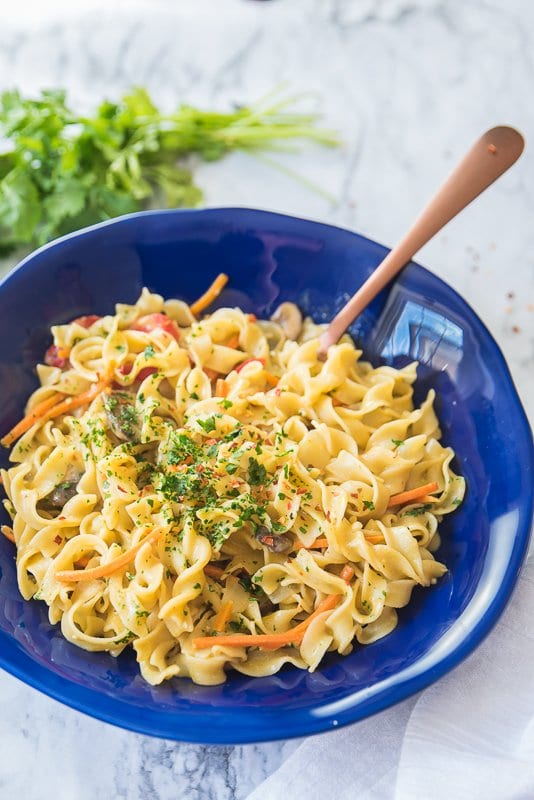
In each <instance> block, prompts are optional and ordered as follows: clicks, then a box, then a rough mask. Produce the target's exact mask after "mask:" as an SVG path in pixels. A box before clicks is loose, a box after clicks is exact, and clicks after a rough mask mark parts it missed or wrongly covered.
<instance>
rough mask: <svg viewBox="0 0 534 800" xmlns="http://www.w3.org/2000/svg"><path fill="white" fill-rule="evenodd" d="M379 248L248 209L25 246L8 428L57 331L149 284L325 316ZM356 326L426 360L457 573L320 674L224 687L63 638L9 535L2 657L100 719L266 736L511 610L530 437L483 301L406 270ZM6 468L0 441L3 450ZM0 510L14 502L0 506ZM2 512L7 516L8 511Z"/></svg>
mask: <svg viewBox="0 0 534 800" xmlns="http://www.w3.org/2000/svg"><path fill="white" fill-rule="evenodd" d="M384 254H385V250H384V248H383V247H381V246H380V245H378V244H376V243H374V242H371V241H369V240H367V239H364V238H362V237H360V236H357V235H356V234H353V233H350V232H348V231H344V230H341V229H338V228H333V227H330V226H327V225H322V224H319V223H313V222H308V221H306V220H300V219H295V218H292V217H285V216H280V215H277V214H270V213H267V212H263V211H253V210H244V209H212V210H204V211H166V212H160V211H157V212H146V213H144V214H137V215H132V216H129V217H125V218H122V219H120V220H116V221H113V222H110V223H105V224H103V225H99V226H96V227H94V228H91V229H88V230H85V231H82V232H80V233H77V234H73V235H71V236H68V237H66V238H64V239H61V240H58V241H56V242H54V243H52V244H51V245H48V246H47V247H45V248H43V249H41V250H40V251H37V252H36V253H34V254H33V255H31V256H29V257H28V258H27V259H26V260H25V261H24V262H23V263H22V264H21V266H20V267H19V268H18V269H17V270H16V271H15V272H14V273H12V274H11V275H10V276H8V278H6V280H5V281H4V283H3V284H2V285H1V286H0V308H1V313H0V432H2V433H3V432H5V431H6V430H8V429H9V428H10V427H11V426H12V425H13V423H14V422H15V421H16V420H17V419H18V418H19V417H20V415H21V411H22V408H23V405H24V403H25V400H26V398H27V396H28V395H29V394H30V392H31V391H32V390H33V389H34V388H35V386H36V378H35V372H34V365H35V363H36V362H37V361H38V360H39V359H40V357H41V355H42V353H43V351H44V350H45V349H46V347H47V346H48V344H49V342H50V336H49V328H50V326H51V325H53V324H57V323H62V322H66V321H68V320H70V319H72V318H74V317H77V316H80V315H83V314H93V313H94V314H106V313H112V312H113V309H114V305H115V303H116V302H119V301H120V302H126V303H131V302H134V301H135V299H136V298H137V296H138V295H139V293H140V291H141V288H142V287H143V286H147V287H148V288H149V289H150V290H152V291H155V292H158V293H160V294H162V295H164V296H166V297H179V298H182V299H184V300H186V301H191V300H192V299H194V298H195V297H197V296H198V295H200V294H201V293H202V291H203V290H204V289H205V287H206V286H207V285H208V284H209V283H210V281H211V280H212V279H213V277H214V276H215V275H216V274H217V273H219V272H221V271H224V272H227V273H228V274H229V276H230V283H229V285H228V287H227V289H226V290H225V291H224V292H223V294H222V295H221V297H220V298H219V300H218V303H217V305H219V306H222V305H238V306H240V307H241V308H243V309H244V310H245V311H250V312H253V313H255V314H256V315H257V316H258V317H262V316H263V317H264V316H268V315H269V314H270V312H271V311H272V310H273V308H274V307H275V305H277V304H278V303H279V302H280V301H281V300H292V301H294V302H296V303H297V304H298V305H299V306H300V307H301V308H302V310H303V311H304V312H306V313H307V314H310V315H311V316H312V317H313V318H314V319H315V320H316V321H317V322H324V321H327V320H328V319H330V317H331V316H332V315H333V314H334V313H335V312H336V311H337V310H339V308H340V307H341V306H342V305H343V303H344V301H345V300H346V299H347V298H348V296H349V295H350V294H352V292H353V291H354V290H355V289H356V288H357V287H358V286H359V285H360V284H361V283H362V282H363V280H365V279H366V278H367V277H368V275H369V274H370V273H371V272H372V270H373V269H374V268H375V267H376V265H377V264H378V263H379V261H380V260H381V259H382V258H383V256H384ZM352 334H353V335H354V337H355V339H356V341H357V342H358V343H359V344H360V345H361V347H362V348H363V349H364V351H365V357H366V358H367V359H369V360H370V361H372V362H373V363H375V364H378V363H384V362H386V363H389V364H392V365H393V366H396V367H398V366H401V365H403V364H405V363H407V362H408V361H411V360H414V359H417V360H418V361H419V362H420V364H421V366H420V370H419V379H418V382H417V389H416V397H415V400H416V402H420V401H421V399H422V398H423V397H424V396H425V394H426V392H427V391H428V389H429V388H430V387H433V388H435V389H436V392H437V401H436V411H437V413H438V416H439V418H440V422H441V427H442V430H443V441H444V443H445V444H448V445H451V446H452V447H453V448H454V450H455V452H456V454H457V462H458V463H457V464H456V469H457V470H458V471H459V472H460V473H461V474H463V475H464V476H465V478H466V479H467V486H468V491H467V495H466V499H465V502H464V504H463V505H462V506H461V508H460V509H459V511H458V512H457V513H455V514H454V515H452V517H450V518H446V519H445V520H444V522H443V523H442V525H441V527H440V532H441V534H442V546H441V548H440V551H439V553H438V557H439V559H440V560H441V561H444V562H445V563H446V564H447V566H448V567H449V572H448V573H447V575H446V576H445V577H444V578H443V579H442V580H440V581H439V583H438V584H437V585H436V586H435V587H433V588H432V590H430V591H429V590H426V591H419V592H417V591H416V592H415V593H414V595H413V598H412V602H411V604H410V605H409V606H408V607H407V608H405V609H403V610H402V611H401V613H400V617H399V625H398V627H397V628H396V629H395V630H394V632H393V633H392V634H390V635H389V636H387V637H386V638H384V639H381V640H379V641H377V642H375V643H374V644H372V645H369V646H366V647H357V648H355V650H354V652H353V653H352V654H351V655H350V656H348V657H345V658H342V657H341V656H337V655H336V656H330V657H329V658H328V659H326V661H325V662H324V664H323V665H322V666H321V668H320V669H319V670H318V671H317V672H315V673H312V674H310V673H308V672H303V671H300V670H297V669H294V668H292V667H287V668H285V669H284V670H283V671H282V672H281V673H279V674H277V675H275V676H273V677H270V678H255V679H250V678H247V677H245V676H242V675H238V674H232V675H231V676H230V678H229V680H228V682H227V683H226V684H223V685H220V686H211V687H206V686H198V685H195V684H193V683H192V682H191V681H189V680H187V679H175V680H173V681H169V682H168V683H167V684H166V685H162V686H159V687H152V686H149V685H148V684H146V683H145V682H144V681H143V679H142V678H141V677H140V675H139V672H138V667H137V664H136V663H135V660H134V657H133V655H131V654H128V655H127V654H126V653H125V654H123V655H122V656H121V657H120V658H119V659H115V658H113V657H112V656H110V655H109V654H105V653H86V652H85V651H83V650H78V649H77V648H75V647H73V646H72V645H70V644H69V643H68V642H66V641H65V640H64V639H63V638H62V636H61V634H60V632H59V629H58V628H57V626H52V625H50V624H49V622H48V617H47V608H46V606H45V604H44V603H38V602H29V603H27V602H25V601H23V600H22V598H21V597H20V595H19V592H18V589H17V583H16V577H15V569H14V561H13V556H12V545H11V544H10V543H9V542H7V541H2V542H0V664H1V665H2V666H4V667H5V669H7V670H9V671H10V672H12V673H13V674H14V675H16V676H18V677H19V678H21V679H22V680H24V681H26V682H27V683H29V684H31V685H32V686H35V687H37V688H38V689H40V690H42V691H44V692H46V693H47V694H49V695H51V696H53V697H55V698H57V699H59V700H61V701H63V702H65V703H67V704H68V705H70V706H73V707H74V708H78V709H80V710H82V711H85V712H87V713H89V714H92V715H94V716H96V717H98V718H100V719H104V720H106V721H109V722H112V723H115V724H117V725H120V726H122V727H125V728H130V729H133V730H137V731H141V732H144V733H148V734H152V735H156V736H162V737H166V738H170V739H178V740H182V741H184V740H185V741H191V742H217V743H239V742H252V741H263V740H268V739H276V738H284V737H289V736H298V735H305V734H308V733H313V732H318V731H323V730H328V729H329V728H331V727H332V726H333V725H343V724H346V723H349V722H352V721H355V720H358V719H361V718H362V717H365V716H367V715H369V714H371V713H373V712H375V711H378V710H380V709H382V708H385V707H387V706H389V705H391V704H392V703H394V702H396V701H398V700H401V699H402V698H404V697H406V696H407V695H408V694H410V693H412V692H414V691H416V690H418V689H420V688H422V687H424V686H426V685H428V684H429V683H430V682H432V681H434V680H436V679H437V678H438V677H439V676H440V675H442V674H443V673H444V672H446V671H447V670H449V669H451V668H452V667H453V666H454V665H455V664H457V663H458V662H459V661H460V660H461V659H462V658H464V657H465V656H466V655H467V654H468V653H469V652H470V651H471V650H472V649H473V648H474V647H475V646H476V645H477V644H478V643H479V642H480V640H481V639H482V637H483V636H484V635H485V634H486V633H487V632H488V630H489V629H490V628H491V627H492V625H493V624H494V623H495V621H496V619H497V617H498V615H499V613H500V612H501V611H502V609H503V607H504V605H505V603H506V601H507V599H508V597H509V595H510V592H511V590H512V588H513V585H514V583H515V581H516V579H517V574H518V570H519V567H520V565H521V562H522V559H523V557H524V555H525V552H526V549H527V545H528V537H529V531H530V524H531V517H532V484H531V476H532V466H533V454H532V435H531V432H530V428H529V426H528V423H527V421H526V418H525V415H524V413H523V410H522V408H521V404H520V402H519V400H518V398H517V395H516V392H515V389H514V386H513V383H512V381H511V378H510V375H509V373H508V370H507V367H506V365H505V363H504V360H503V358H502V356H501V354H500V352H499V350H498V348H497V346H496V344H495V342H494V341H493V339H492V338H491V336H490V335H489V333H488V332H487V330H486V329H485V328H484V326H483V325H482V324H481V322H480V321H479V320H478V318H477V317H476V316H475V314H474V313H473V311H472V310H471V309H470V308H469V307H468V306H467V305H466V304H465V303H464V301H463V300H462V299H461V298H459V297H458V295H457V294H456V293H455V292H454V291H453V290H452V289H451V288H449V287H448V286H447V285H446V284H444V283H443V282H442V281H440V280H439V279H438V278H436V277H435V276H434V275H432V274H431V273H429V272H427V271H426V270H424V269H422V268H421V267H419V266H417V265H415V264H411V265H409V266H408V267H407V268H406V269H405V270H404V272H403V274H402V275H401V277H400V278H399V279H398V280H397V281H396V282H395V284H394V286H393V287H391V288H390V289H388V290H386V291H384V292H382V294H381V295H380V296H379V297H378V298H377V299H376V300H375V301H374V302H373V303H372V304H371V306H369V308H368V309H367V310H366V311H365V312H364V314H362V316H361V317H360V318H359V320H358V321H357V323H356V325H355V326H354V327H353V330H352ZM1 463H2V466H6V465H7V458H6V453H2V455H1ZM1 513H2V515H4V512H3V511H2V512H1ZM1 521H2V522H6V521H7V520H6V519H5V518H4V517H3V516H2V520H1Z"/></svg>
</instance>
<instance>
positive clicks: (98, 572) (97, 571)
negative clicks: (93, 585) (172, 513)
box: [56, 528, 162, 583]
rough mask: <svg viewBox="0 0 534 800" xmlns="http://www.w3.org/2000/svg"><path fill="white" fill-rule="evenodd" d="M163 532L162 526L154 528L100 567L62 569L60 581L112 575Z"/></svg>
mask: <svg viewBox="0 0 534 800" xmlns="http://www.w3.org/2000/svg"><path fill="white" fill-rule="evenodd" d="M161 532H162V529H161V528H154V530H153V531H151V533H149V534H148V536H145V538H144V539H142V540H141V541H140V542H137V544H134V546H133V547H130V549H129V550H127V551H126V552H125V553H122V555H120V556H118V557H117V558H114V559H113V560H112V561H109V562H108V563H107V564H101V565H100V566H99V567H92V568H91V569H72V570H70V569H65V570H60V571H59V572H57V573H56V578H57V579H58V581H65V583H71V582H72V581H92V580H94V579H95V578H104V577H105V576H107V575H112V574H113V573H114V572H117V570H119V569H121V568H122V567H126V566H128V564H129V563H130V562H131V561H133V560H134V558H135V557H136V555H137V553H138V552H139V550H140V549H141V548H142V547H143V545H145V544H147V542H155V541H156V539H157V538H158V536H161Z"/></svg>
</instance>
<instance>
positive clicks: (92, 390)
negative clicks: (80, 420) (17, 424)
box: [41, 378, 109, 422]
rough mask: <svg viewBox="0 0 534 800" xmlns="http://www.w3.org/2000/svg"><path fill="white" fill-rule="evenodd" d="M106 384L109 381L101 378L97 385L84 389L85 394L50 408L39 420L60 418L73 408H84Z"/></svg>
mask: <svg viewBox="0 0 534 800" xmlns="http://www.w3.org/2000/svg"><path fill="white" fill-rule="evenodd" d="M108 383H109V381H108V380H107V379H106V378H101V379H100V380H99V381H97V383H93V385H92V386H90V387H89V389H86V391H85V392H82V393H81V394H79V395H77V396H74V397H67V398H65V400H63V401H62V402H60V403H57V404H56V405H55V406H52V408H51V409H50V410H49V411H47V412H46V413H45V414H43V415H42V417H41V419H42V420H43V421H44V422H46V421H47V420H49V419H55V418H56V417H60V416H61V414H68V413H69V412H70V411H72V410H73V409H75V408H80V407H81V406H85V405H86V404H87V403H90V402H91V400H94V398H95V397H96V396H97V394H100V392H102V391H103V390H104V389H106V388H107V385H108Z"/></svg>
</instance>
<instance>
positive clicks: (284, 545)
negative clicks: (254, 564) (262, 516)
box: [256, 525, 292, 553]
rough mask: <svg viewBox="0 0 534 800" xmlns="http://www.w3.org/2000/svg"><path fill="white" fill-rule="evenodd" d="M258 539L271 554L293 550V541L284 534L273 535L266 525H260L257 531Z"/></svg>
mask: <svg viewBox="0 0 534 800" xmlns="http://www.w3.org/2000/svg"><path fill="white" fill-rule="evenodd" d="M256 539H257V541H258V542H259V543H260V544H263V545H264V546H265V547H266V548H267V549H268V550H270V551H271V553H285V552H287V551H288V550H290V549H291V546H292V541H291V539H290V538H289V536H286V535H285V534H284V533H273V531H270V530H269V528H268V527H267V526H266V525H260V526H259V527H258V529H257V531H256Z"/></svg>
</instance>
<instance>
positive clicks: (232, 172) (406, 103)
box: [0, 0, 534, 800]
mask: <svg viewBox="0 0 534 800" xmlns="http://www.w3.org/2000/svg"><path fill="white" fill-rule="evenodd" d="M1 6H2V8H1V9H0V20H1V22H0V89H1V88H7V87H13V86H16V87H19V88H20V89H22V90H23V91H25V92H34V91H36V90H37V89H39V88H41V87H45V86H58V85H63V86H65V87H66V88H67V89H68V90H69V93H70V97H71V100H72V101H73V102H75V103H77V104H79V105H80V106H82V107H84V106H87V107H89V106H91V105H94V104H96V103H97V102H99V100H100V99H101V98H102V97H103V96H108V97H115V96H117V95H118V94H119V93H121V92H122V91H123V90H125V89H127V88H128V87H129V86H131V85H132V84H143V85H146V86H147V87H148V88H149V90H150V91H151V92H152V93H153V95H154V97H155V99H156V100H157V101H158V102H159V103H161V104H162V105H163V106H166V107H169V108H170V107H172V105H174V104H176V103H178V102H180V101H184V102H191V103H194V104H200V105H202V104H204V105H206V106H215V107H220V108H225V107H227V106H228V105H229V104H230V103H233V102H247V101H251V100H254V99H256V98H258V97H260V96H262V95H263V94H265V93H267V92H269V91H271V90H272V89H273V87H276V86H278V85H281V84H285V86H286V88H287V90H288V91H290V92H311V93H312V94H313V95H314V97H312V98H311V101H312V103H313V102H315V103H316V105H317V107H319V108H321V109H322V110H323V111H324V115H325V123H326V124H328V125H329V126H330V127H334V128H336V129H338V130H339V131H340V132H341V135H342V137H343V141H344V145H343V147H342V148H340V149H338V150H331V151H329V150H322V149H320V148H315V147H312V146H309V147H306V148H305V149H304V150H303V152H301V153H298V154H291V155H280V156H279V155H277V156H276V158H277V159H279V160H280V162H281V163H282V164H284V165H285V166H287V167H289V168H291V169H293V170H295V171H297V172H299V173H301V174H302V175H306V177H307V178H308V179H309V180H311V181H313V182H315V183H316V184H318V185H320V186H321V187H322V189H323V190H324V192H325V193H326V194H327V195H328V196H329V198H331V199H326V198H325V196H324V195H320V194H318V193H314V192H311V191H310V190H309V189H308V188H306V187H305V186H303V185H302V184H301V183H298V182H296V181H294V180H292V179H291V178H290V177H288V176H287V175H286V174H284V173H282V172H281V171H276V170H274V169H273V168H272V167H271V166H268V165H267V164H266V163H264V162H263V161H261V160H257V159H253V158H251V157H250V156H247V155H244V154H236V155H233V156H231V157H230V158H228V159H226V160H225V161H223V162H220V163H217V164H209V165H201V166H200V167H199V169H198V173H197V175H198V180H199V181H200V183H201V185H202V186H203V188H204V189H205V192H206V200H207V203H208V204H210V205H248V206H256V207H265V208H271V209H275V210H278V211H283V212H287V213H292V214H297V215H300V216H305V217H311V218H315V219H321V220H325V221H329V222H332V223H335V224H339V225H343V226H346V227H350V228H353V229H355V230H358V231H359V232H361V233H363V234H365V235H367V236H370V237H372V238H375V239H377V240H379V241H381V242H384V243H385V244H389V245H391V244H393V243H394V241H395V240H396V238H397V237H398V236H399V235H400V234H401V233H402V232H403V229H404V227H405V226H406V224H407V223H409V222H410V221H411V219H412V217H413V215H414V213H415V212H416V211H417V209H418V208H419V207H420V206H421V205H422V204H423V203H424V201H425V199H426V198H427V197H428V196H429V194H430V193H431V192H432V191H433V189H434V187H435V186H436V185H437V184H438V183H439V181H440V180H441V179H442V178H443V176H444V175H445V174H446V173H447V171H448V170H449V169H450V168H451V166H452V165H453V163H454V161H455V159H456V158H457V157H458V156H459V155H460V154H461V153H462V152H463V150H464V149H465V148H466V147H467V146H468V145H469V144H470V142H471V141H472V140H473V139H474V138H476V136H477V135H478V134H479V133H480V132H481V131H482V130H484V129H485V128H488V127H490V126H492V125H494V124H498V123H501V122H508V123H511V124H515V125H516V126H518V127H519V128H520V129H522V130H523V132H524V133H525V134H526V135H527V138H528V137H532V135H533V130H534V103H533V102H532V96H533V92H532V87H533V81H534V5H533V4H532V2H531V0H472V2H470V3H466V2H463V0H271V2H254V1H253V0H176V2H172V1H171V0H132V1H131V2H103V0H78V2H77V3H72V2H67V0H56V1H55V2H54V1H53V0H52V2H49V3H46V4H44V3H42V2H38V1H37V0H31V2H30V0H26V2H24V0H22V2H21V3H19V4H15V3H12V4H10V5H9V6H8V4H7V3H5V2H4V3H1ZM314 98H315V99H314ZM533 164H534V156H533V155H532V153H531V152H530V151H529V150H528V149H527V152H526V154H525V156H524V157H523V159H522V162H521V163H520V165H518V166H517V167H516V168H515V169H514V170H513V171H511V172H510V173H509V174H508V175H507V176H505V177H504V178H503V179H502V181H501V182H500V183H499V184H498V185H496V186H495V187H494V188H493V189H492V190H491V192H488V193H487V195H485V196H484V197H482V198H481V199H480V200H479V201H478V202H477V203H476V204H475V205H473V207H472V208H471V209H469V210H468V211H467V212H465V213H464V214H463V215H462V216H461V217H460V218H459V219H458V220H456V221H455V222H453V223H452V224H451V225H450V226H449V228H448V229H447V231H446V232H445V233H443V234H441V235H440V236H438V237H437V238H436V240H435V241H433V242H432V243H431V244H429V245H428V246H427V247H426V248H425V249H424V251H423V252H422V254H421V256H420V258H419V260H420V261H421V262H422V263H424V264H426V265H428V266H429V267H430V268H432V269H433V270H435V271H436V272H437V273H438V274H440V275H441V276H442V277H443V278H444V279H445V280H446V281H448V282H449V283H451V284H452V285H453V286H454V287H455V288H456V289H458V290H459V291H460V292H461V293H462V294H463V296H464V297H465V298H466V299H467V300H468V302H469V303H471V305H472V306H473V307H474V308H475V310H476V311H477V313H478V314H479V315H480V316H481V318H482V319H483V320H484V321H485V323H486V324H487V325H488V327H489V328H490V330H491V332H492V333H493V335H494V336H495V338H496V339H497V341H498V343H499V345H500V346H501V348H502V349H503V352H504V354H505V356H506V358H507V360H508V363H509V365H510V368H511V370H512V374H513V377H514V380H515V382H516V384H517V386H518V389H519V391H520V394H521V396H522V398H523V401H524V403H525V406H526V408H527V411H529V412H530V414H531V415H533V413H534V224H533V219H534V217H533V213H534V211H533V210H534V181H533V180H532V176H533ZM4 268H5V265H4ZM0 702H1V710H2V713H1V715H0V754H1V755H0V798H4V797H5V798H7V797H16V796H21V797H22V796H23V797H24V798H25V800H70V799H71V798H76V799H77V800H89V798H91V800H92V799H93V798H94V797H95V796H97V797H100V798H103V799H104V800H107V798H125V800H126V798H127V800H152V798H154V799H157V800H171V798H172V800H181V799H182V798H184V800H185V799H187V800H205V799H206V800H231V799H232V798H245V797H246V796H247V794H248V793H249V792H250V791H251V790H252V789H253V788H254V787H255V786H256V785H258V784H259V783H260V782H261V781H262V780H263V779H264V778H265V777H266V776H267V775H269V774H270V773H271V772H272V771H273V770H275V769H276V768H277V767H278V765H279V764H280V763H281V761H282V760H283V759H284V758H285V757H286V756H287V755H288V754H289V752H291V751H292V750H293V749H294V748H295V747H297V746H298V742H286V743H273V744H267V745H258V746H250V747H235V748H233V747H225V748H215V747H199V746H192V745H180V744H175V743H172V742H165V741H158V740H153V739H149V738H146V737H142V736H138V735H136V734H132V733H128V732H126V731H121V730H118V729H116V728H113V727H111V726H108V725H105V724H103V723H100V722H98V721H96V720H93V719H90V718H87V717H85V716H82V715H80V714H78V713H77V712H75V711H72V710H70V709H67V708H64V707H62V706H60V705H59V704H58V703H56V702H54V701H52V700H49V699H48V698H46V697H44V696H42V695H39V694H38V693H37V692H35V691H34V690H32V689H30V688H28V687H26V686H24V685H22V684H21V683H19V682H18V681H16V680H15V679H13V678H12V677H10V676H8V675H5V674H4V673H0ZM310 797H311V798H313V795H312V794H310ZM266 800H269V798H266Z"/></svg>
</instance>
